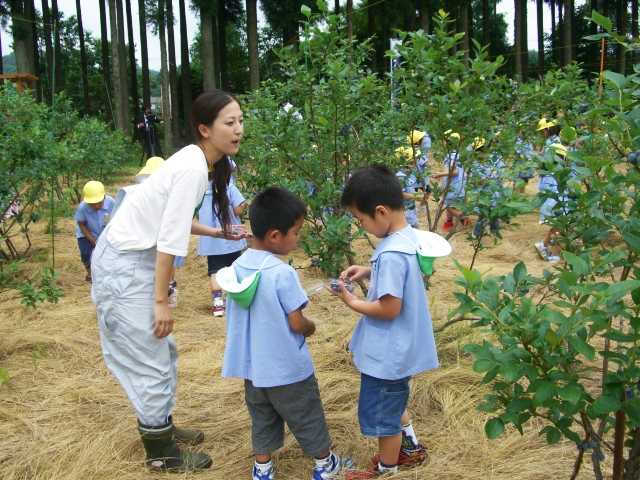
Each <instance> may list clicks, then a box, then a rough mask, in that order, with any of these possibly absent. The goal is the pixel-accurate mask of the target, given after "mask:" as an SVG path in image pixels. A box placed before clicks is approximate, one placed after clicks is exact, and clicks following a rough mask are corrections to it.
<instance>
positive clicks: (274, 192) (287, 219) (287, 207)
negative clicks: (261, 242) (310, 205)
mask: <svg viewBox="0 0 640 480" xmlns="http://www.w3.org/2000/svg"><path fill="white" fill-rule="evenodd" d="M306 213H307V206H306V205H305V204H304V202H303V201H302V200H300V199H299V198H298V197H296V196H295V195H294V194H293V193H291V192H290V191H289V190H287V189H285V188H281V187H269V188H267V189H266V190H263V191H262V192H260V193H259V194H258V195H256V197H255V198H254V199H253V201H252V202H251V206H250V207H249V222H250V224H251V233H253V236H254V237H256V238H259V239H263V238H264V237H265V236H266V235H267V232H268V231H269V230H273V229H275V230H278V231H280V232H282V233H283V234H284V235H286V234H287V232H288V231H289V229H290V228H291V227H293V225H294V224H295V223H296V222H297V221H298V220H299V219H300V218H302V217H304V215H305V214H306Z"/></svg>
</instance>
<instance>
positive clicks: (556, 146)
mask: <svg viewBox="0 0 640 480" xmlns="http://www.w3.org/2000/svg"><path fill="white" fill-rule="evenodd" d="M549 148H551V149H552V150H553V151H554V152H555V154H556V155H560V156H561V157H566V156H567V153H569V150H568V149H567V147H565V146H564V145H562V144H561V143H552V144H551V145H549Z"/></svg>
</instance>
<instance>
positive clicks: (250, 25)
mask: <svg viewBox="0 0 640 480" xmlns="http://www.w3.org/2000/svg"><path fill="white" fill-rule="evenodd" d="M256 4H257V1H256V0H247V3H246V6H247V41H248V43H249V77H250V81H249V85H250V86H251V89H252V90H254V89H256V88H258V85H259V83H260V63H259V58H258V13H257V5H256Z"/></svg>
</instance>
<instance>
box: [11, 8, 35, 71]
mask: <svg viewBox="0 0 640 480" xmlns="http://www.w3.org/2000/svg"><path fill="white" fill-rule="evenodd" d="M14 5H15V6H13V7H12V8H11V31H12V33H13V50H14V54H15V57H16V71H17V72H19V73H30V74H32V75H35V74H36V64H35V58H34V45H33V23H32V22H31V18H32V17H33V8H32V4H31V1H30V0H18V1H17V2H15V4H14Z"/></svg>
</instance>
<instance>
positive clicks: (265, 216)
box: [222, 187, 350, 480]
mask: <svg viewBox="0 0 640 480" xmlns="http://www.w3.org/2000/svg"><path fill="white" fill-rule="evenodd" d="M305 213H306V206H305V204H304V203H302V201H300V199H298V198H297V197H296V196H295V195H293V194H292V193H291V192H289V191H287V190H285V189H282V188H278V187H272V188H268V189H266V190H264V191H263V192H261V193H259V194H258V195H257V196H256V197H255V199H254V200H253V202H252V203H251V207H250V209H249V220H250V223H251V230H252V233H253V242H252V248H249V249H247V250H246V251H245V252H244V253H243V254H242V255H241V256H240V257H239V258H238V259H237V260H236V261H235V262H233V264H232V266H231V267H230V268H233V270H234V271H235V276H236V278H237V280H238V281H239V282H241V281H242V280H243V279H245V278H247V277H249V276H251V275H253V274H254V273H256V272H260V276H259V279H258V282H259V283H258V286H257V289H256V292H255V295H254V297H253V300H252V301H251V303H250V305H249V306H248V308H244V307H243V306H241V305H240V304H239V303H238V302H236V300H234V298H232V296H229V297H228V305H227V342H226V347H225V352H224V362H223V367H222V376H223V377H236V378H243V379H244V389H245V401H246V404H247V408H248V410H249V414H250V415H251V438H252V444H253V450H254V454H255V464H254V467H253V472H252V475H253V477H252V478H253V480H272V479H273V478H274V475H275V473H274V469H273V465H272V462H271V454H272V453H273V452H274V451H276V450H277V449H279V448H280V447H282V445H283V440H284V424H285V422H286V424H287V425H288V427H289V430H290V431H291V432H292V433H293V435H294V436H295V437H296V440H297V441H298V443H299V444H300V446H301V447H302V449H303V450H304V452H305V453H306V454H307V455H310V456H313V457H314V458H315V467H314V469H313V472H312V476H311V478H312V480H325V479H333V478H338V475H339V474H340V472H341V470H342V468H343V466H349V465H350V461H349V460H345V459H341V458H340V457H339V456H338V455H337V454H335V453H334V452H332V451H331V438H330V436H329V431H328V429H327V424H326V421H325V417H324V409H323V407H322V401H321V400H320V391H319V389H318V383H317V381H316V377H315V375H314V368H313V362H312V360H311V355H310V353H309V349H308V348H307V344H306V343H305V338H306V337H308V336H310V335H313V333H314V332H315V329H316V326H315V324H314V323H313V321H311V320H309V319H308V318H306V317H305V316H304V314H303V309H304V308H305V306H306V305H307V303H308V298H307V295H306V294H305V292H304V290H303V289H302V286H301V285H300V280H299V279H298V275H297V273H296V271H295V270H294V269H293V268H292V267H291V266H290V265H287V264H286V263H284V262H283V261H282V260H280V259H279V258H278V257H277V256H276V255H287V254H288V253H289V252H291V251H292V250H293V249H295V248H296V246H297V244H298V234H299V232H300V229H301V228H302V224H303V222H304V216H305Z"/></svg>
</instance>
